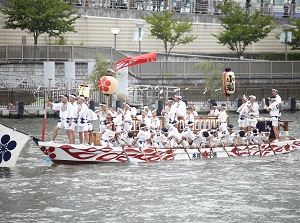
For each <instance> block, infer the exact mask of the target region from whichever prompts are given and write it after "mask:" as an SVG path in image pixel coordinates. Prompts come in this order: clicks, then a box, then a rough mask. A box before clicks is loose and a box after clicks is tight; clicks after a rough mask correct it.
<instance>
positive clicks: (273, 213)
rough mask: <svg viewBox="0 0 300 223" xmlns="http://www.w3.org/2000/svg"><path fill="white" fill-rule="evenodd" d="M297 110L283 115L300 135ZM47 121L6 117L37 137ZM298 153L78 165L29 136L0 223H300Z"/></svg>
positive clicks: (5, 171)
mask: <svg viewBox="0 0 300 223" xmlns="http://www.w3.org/2000/svg"><path fill="white" fill-rule="evenodd" d="M299 114H300V113H299V112H297V113H289V112H285V113H284V116H283V118H284V119H288V120H291V121H295V122H294V123H290V134H291V135H293V136H295V137H297V138H300V127H299V124H300V122H299V119H298V117H297V115H299ZM229 116H230V122H231V123H233V124H234V125H235V126H236V119H237V116H236V114H230V115H229ZM267 116H268V115H267V114H266V117H267ZM42 121H43V120H42V119H37V118H35V119H29V118H25V119H23V120H17V119H0V123H4V124H7V125H10V126H13V127H16V128H17V129H19V130H21V131H24V132H27V133H28V134H31V135H34V136H38V137H39V136H40V132H41V125H42ZM55 124H56V120H55V119H52V118H50V119H48V123H47V133H48V134H47V137H46V140H50V133H51V130H52V128H53V127H54V126H55ZM64 139H65V136H64V134H63V132H60V133H59V136H58V138H57V140H58V141H59V140H64ZM299 154H300V153H299V152H295V153H293V154H289V155H282V156H276V157H236V158H224V159H203V160H194V161H176V162H173V161H169V162H162V163H141V164H135V163H131V164H95V165H80V166H75V165H73V166H72V165H53V164H51V163H49V162H47V160H46V157H45V156H44V154H43V153H42V152H41V151H40V150H39V149H38V148H37V146H35V145H34V143H33V142H28V143H27V144H26V147H25V148H24V150H23V151H22V153H21V155H20V158H19V160H18V162H17V166H16V167H15V168H0V190H1V194H0V222H138V223H139V222H156V223H157V222H226V223H228V222H300V187H299V185H300V168H299V167H300V166H299V164H300V162H299V161H300V155H299Z"/></svg>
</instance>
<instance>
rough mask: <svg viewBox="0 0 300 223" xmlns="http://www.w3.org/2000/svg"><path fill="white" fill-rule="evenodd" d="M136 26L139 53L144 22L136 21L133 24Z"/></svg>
mask: <svg viewBox="0 0 300 223" xmlns="http://www.w3.org/2000/svg"><path fill="white" fill-rule="evenodd" d="M135 25H136V27H137V28H138V29H139V54H140V55H141V37H142V28H143V27H144V25H145V24H144V23H137V24H135Z"/></svg>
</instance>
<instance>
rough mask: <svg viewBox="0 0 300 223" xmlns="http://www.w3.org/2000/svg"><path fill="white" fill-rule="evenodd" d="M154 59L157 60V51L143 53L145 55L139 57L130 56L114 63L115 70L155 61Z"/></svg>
mask: <svg viewBox="0 0 300 223" xmlns="http://www.w3.org/2000/svg"><path fill="white" fill-rule="evenodd" d="M153 61H156V53H155V52H152V53H147V54H143V55H140V56H137V57H128V58H125V59H123V60H119V61H117V62H116V63H115V64H114V67H115V72H117V71H118V70H120V69H122V68H124V67H130V66H135V65H138V64H142V63H148V62H153Z"/></svg>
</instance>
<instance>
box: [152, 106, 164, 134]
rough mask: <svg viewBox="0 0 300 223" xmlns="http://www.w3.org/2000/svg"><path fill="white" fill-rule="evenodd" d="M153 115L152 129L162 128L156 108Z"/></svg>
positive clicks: (153, 130) (154, 130)
mask: <svg viewBox="0 0 300 223" xmlns="http://www.w3.org/2000/svg"><path fill="white" fill-rule="evenodd" d="M151 113H152V117H151V118H150V131H151V132H156V131H158V130H159V129H160V127H161V124H160V120H159V118H158V117H157V116H156V110H152V112H151Z"/></svg>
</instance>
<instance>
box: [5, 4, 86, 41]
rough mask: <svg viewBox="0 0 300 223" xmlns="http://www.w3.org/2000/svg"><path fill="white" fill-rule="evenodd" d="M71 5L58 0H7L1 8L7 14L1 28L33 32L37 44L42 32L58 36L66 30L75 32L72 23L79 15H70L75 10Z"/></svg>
mask: <svg viewBox="0 0 300 223" xmlns="http://www.w3.org/2000/svg"><path fill="white" fill-rule="evenodd" d="M72 6H73V4H72V3H69V2H64V1H60V0H38V1H37V0H35V1H34V0H8V1H7V4H6V6H5V7H4V8H3V9H1V11H2V13H3V14H4V15H7V17H6V20H5V21H4V26H3V28H4V29H21V30H22V31H25V32H27V33H29V34H33V38H34V45H37V42H38V37H39V35H41V34H43V33H47V34H49V36H53V37H60V36H62V34H64V33H66V32H76V31H75V26H73V23H74V22H75V20H76V19H78V18H80V16H79V15H77V16H72V14H74V13H76V12H77V11H75V10H72Z"/></svg>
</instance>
